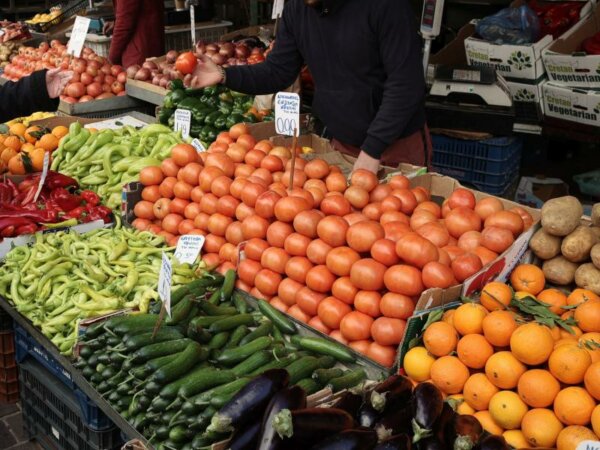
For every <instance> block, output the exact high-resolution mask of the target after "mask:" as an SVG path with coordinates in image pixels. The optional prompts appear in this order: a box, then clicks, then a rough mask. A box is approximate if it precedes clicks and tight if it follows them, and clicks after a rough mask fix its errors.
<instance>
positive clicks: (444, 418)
mask: <svg viewBox="0 0 600 450" xmlns="http://www.w3.org/2000/svg"><path fill="white" fill-rule="evenodd" d="M457 415H458V414H456V412H455V411H454V409H452V406H450V404H449V403H448V402H444V406H443V407H442V413H441V414H440V416H439V417H438V418H437V420H436V421H435V423H434V424H433V433H434V435H435V437H437V438H438V439H439V440H440V441H442V442H445V443H446V444H448V445H449V446H450V447H451V446H452V442H454V438H451V439H447V429H448V426H449V425H450V424H451V423H452V421H453V420H454V416H457ZM475 420H477V419H475Z"/></svg>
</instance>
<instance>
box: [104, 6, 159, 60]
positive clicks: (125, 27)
mask: <svg viewBox="0 0 600 450" xmlns="http://www.w3.org/2000/svg"><path fill="white" fill-rule="evenodd" d="M142 4H143V2H142V1H141V0H119V1H117V2H115V18H116V19H115V24H114V27H113V31H112V33H113V35H112V42H111V44H110V53H109V55H108V59H109V60H110V62H112V63H113V64H121V58H122V57H123V52H124V51H125V48H126V47H127V44H128V43H129V41H131V38H132V36H133V33H134V31H135V28H136V24H137V21H138V18H139V16H140V10H141V8H142ZM157 32H161V33H162V32H163V31H162V30H157Z"/></svg>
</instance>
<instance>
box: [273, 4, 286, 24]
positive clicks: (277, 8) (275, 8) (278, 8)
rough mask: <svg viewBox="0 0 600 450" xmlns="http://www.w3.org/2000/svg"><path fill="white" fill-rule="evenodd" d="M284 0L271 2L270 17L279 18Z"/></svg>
mask: <svg viewBox="0 0 600 450" xmlns="http://www.w3.org/2000/svg"><path fill="white" fill-rule="evenodd" d="M283 3H284V0H275V1H274V2H273V12H272V13H271V19H273V20H275V19H279V18H280V17H281V14H282V13H283Z"/></svg>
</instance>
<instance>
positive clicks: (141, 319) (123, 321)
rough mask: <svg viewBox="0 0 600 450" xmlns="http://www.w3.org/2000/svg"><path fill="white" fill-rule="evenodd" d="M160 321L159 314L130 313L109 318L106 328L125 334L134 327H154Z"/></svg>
mask: <svg viewBox="0 0 600 450" xmlns="http://www.w3.org/2000/svg"><path fill="white" fill-rule="evenodd" d="M157 321H158V315H157V314H129V315H126V316H119V317H113V318H111V319H109V320H108V321H107V323H106V325H105V328H107V329H108V330H110V331H112V332H113V333H115V334H118V335H124V334H126V333H129V332H130V331H132V330H134V329H141V328H148V329H152V328H154V326H155V325H156V322H157Z"/></svg>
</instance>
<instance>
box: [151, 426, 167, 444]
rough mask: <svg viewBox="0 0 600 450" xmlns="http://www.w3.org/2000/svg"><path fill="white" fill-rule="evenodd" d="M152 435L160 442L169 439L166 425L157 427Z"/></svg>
mask: <svg viewBox="0 0 600 450" xmlns="http://www.w3.org/2000/svg"><path fill="white" fill-rule="evenodd" d="M154 434H155V435H156V437H157V438H158V439H160V440H161V441H162V440H165V439H167V438H168V437H169V427H168V426H167V425H161V426H160V427H158V428H157V429H156V431H155V432H154Z"/></svg>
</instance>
